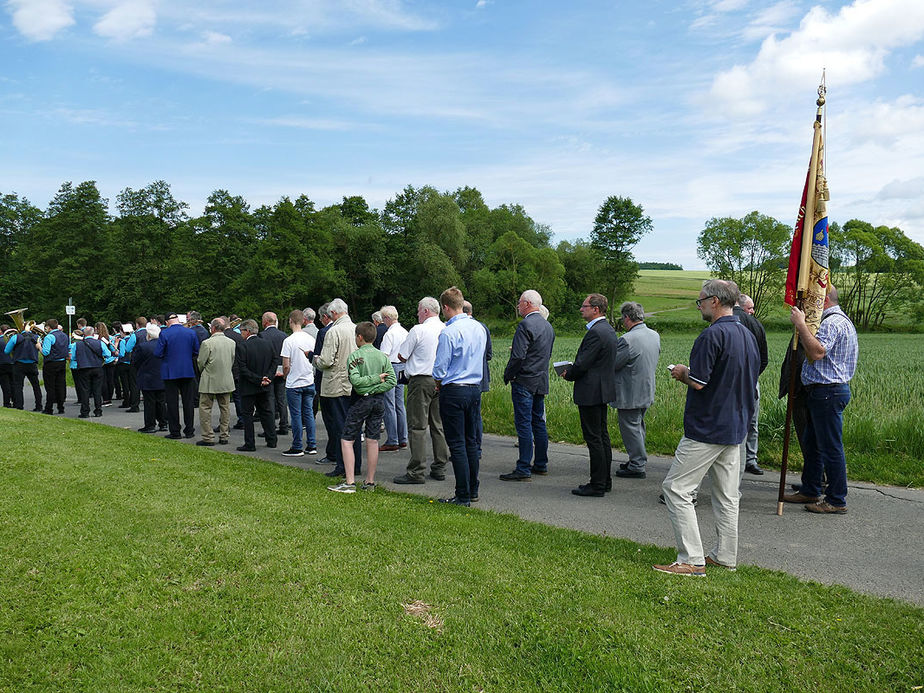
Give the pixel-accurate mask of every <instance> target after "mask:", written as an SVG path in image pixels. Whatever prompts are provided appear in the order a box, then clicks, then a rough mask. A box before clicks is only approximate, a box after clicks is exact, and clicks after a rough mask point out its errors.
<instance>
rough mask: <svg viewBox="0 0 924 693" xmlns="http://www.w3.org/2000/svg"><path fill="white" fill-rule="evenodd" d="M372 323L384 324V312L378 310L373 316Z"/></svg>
mask: <svg viewBox="0 0 924 693" xmlns="http://www.w3.org/2000/svg"><path fill="white" fill-rule="evenodd" d="M372 322H382V311H380V310H377V311H375V312H374V313H373V314H372Z"/></svg>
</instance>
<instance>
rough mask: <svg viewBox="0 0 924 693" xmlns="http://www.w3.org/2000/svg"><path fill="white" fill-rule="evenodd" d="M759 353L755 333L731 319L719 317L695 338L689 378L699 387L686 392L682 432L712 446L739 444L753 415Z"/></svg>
mask: <svg viewBox="0 0 924 693" xmlns="http://www.w3.org/2000/svg"><path fill="white" fill-rule="evenodd" d="M759 373H760V354H759V353H758V351H757V340H756V339H754V335H753V334H751V332H750V331H749V330H748V329H747V328H746V327H745V326H744V325H742V324H741V323H740V322H738V318H736V317H735V316H733V315H728V316H723V317H721V318H719V319H718V320H716V321H715V322H714V323H712V324H711V325H710V326H709V327H707V328H706V329H705V330H703V332H702V333H701V334H700V335H699V337H697V338H696V341H695V342H694V343H693V349H692V351H691V352H690V379H691V380H695V381H696V382H698V383H701V384H702V385H703V389H701V390H697V389H695V388H692V387H691V388H688V389H687V406H686V408H685V409H684V412H683V433H684V435H685V436H686V437H687V438H690V439H691V440H695V441H698V442H700V443H711V444H714V445H738V444H740V443H741V441H743V440H744V439H745V437H746V436H747V432H748V422H749V421H750V420H751V416H753V414H754V405H755V395H756V388H757V376H758V374H759Z"/></svg>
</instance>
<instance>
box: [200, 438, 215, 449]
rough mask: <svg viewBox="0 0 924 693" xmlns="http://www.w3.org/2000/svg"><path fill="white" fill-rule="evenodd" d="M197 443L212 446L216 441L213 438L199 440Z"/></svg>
mask: <svg viewBox="0 0 924 693" xmlns="http://www.w3.org/2000/svg"><path fill="white" fill-rule="evenodd" d="M196 445H202V446H205V447H209V448H211V447H214V446H215V442H214V441H211V440H197V441H196Z"/></svg>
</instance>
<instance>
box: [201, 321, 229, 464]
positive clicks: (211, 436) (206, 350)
mask: <svg viewBox="0 0 924 693" xmlns="http://www.w3.org/2000/svg"><path fill="white" fill-rule="evenodd" d="M209 327H210V328H211V332H212V334H211V335H210V336H209V338H208V339H206V340H205V341H203V342H202V344H201V346H200V347H199V356H198V358H197V362H198V364H199V374H200V375H199V429H200V430H201V431H202V440H198V441H196V445H207V446H212V445H215V430H214V429H213V428H212V404H213V403H214V402H215V401H216V400H217V401H218V428H219V432H218V443H219V445H227V444H228V438H229V437H230V436H231V408H230V405H231V393H232V392H234V375H233V374H232V372H231V367H232V366H233V365H234V354H235V348H236V345H235V344H234V341H233V340H232V339H229V338H228V337H227V336H226V335H225V332H224V330H225V322H224V320H222V319H221V318H215V319H214V320H212V322H211V325H210V326H209Z"/></svg>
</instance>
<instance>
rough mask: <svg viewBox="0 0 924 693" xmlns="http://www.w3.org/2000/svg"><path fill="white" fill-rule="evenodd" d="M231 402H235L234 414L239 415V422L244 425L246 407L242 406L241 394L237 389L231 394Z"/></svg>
mask: <svg viewBox="0 0 924 693" xmlns="http://www.w3.org/2000/svg"><path fill="white" fill-rule="evenodd" d="M231 401H232V402H234V413H235V414H236V415H237V420H238V422H239V423H244V405H243V404H241V392H240V390H238V389H237V387H235V388H234V392H232V393H231Z"/></svg>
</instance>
